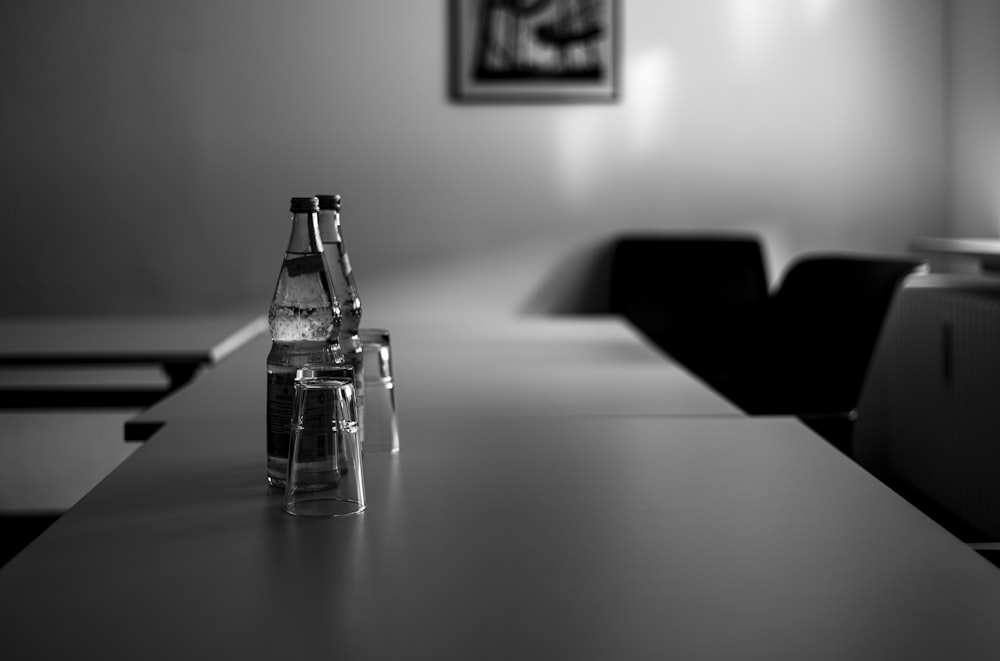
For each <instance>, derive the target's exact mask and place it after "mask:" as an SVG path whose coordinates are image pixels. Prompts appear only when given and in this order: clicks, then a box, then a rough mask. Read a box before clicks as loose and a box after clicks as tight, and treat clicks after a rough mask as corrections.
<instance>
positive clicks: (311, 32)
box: [0, 0, 947, 314]
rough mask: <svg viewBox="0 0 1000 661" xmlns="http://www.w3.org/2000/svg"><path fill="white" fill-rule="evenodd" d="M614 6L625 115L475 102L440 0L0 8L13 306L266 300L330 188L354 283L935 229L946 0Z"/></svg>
mask: <svg viewBox="0 0 1000 661" xmlns="http://www.w3.org/2000/svg"><path fill="white" fill-rule="evenodd" d="M623 5H624V7H623V8H624V11H623V14H624V26H623V30H622V37H623V39H624V45H625V47H624V57H625V59H624V72H625V76H624V78H625V80H624V89H623V97H622V99H621V101H620V102H619V103H618V104H616V105H611V106H537V105H532V106H464V105H456V104H453V103H451V102H450V101H449V100H448V98H447V93H446V89H447V80H446V72H447V29H446V26H447V22H446V19H447V3H446V2H445V0H433V1H431V0H411V1H406V2H401V1H398V0H364V1H360V0H352V1H348V0H285V1H283V2H280V3H278V2H271V1H268V0H172V1H171V2H169V3H167V2H153V1H152V0H89V1H88V2H78V1H76V0H45V1H44V2H38V1H37V0H7V1H5V2H3V3H0V81H2V83H3V88H2V89H3V99H2V100H0V126H3V129H2V130H3V146H2V149H0V182H2V183H0V186H2V188H0V190H2V191H3V193H4V196H3V197H4V205H3V208H4V212H5V218H4V224H3V240H2V241H0V276H2V277H0V300H2V301H3V303H4V306H3V311H4V313H6V314H11V313H37V312H46V311H49V312H52V311H67V312H73V311H84V310H97V311H112V310H115V311H126V312H134V311H142V310H157V311H165V312H169V311H175V310H203V309H211V308H215V307H220V306H224V307H237V306H244V305H250V306H259V307H260V308H261V309H263V307H264V306H265V305H266V301H267V300H268V298H269V297H270V294H271V289H272V287H273V281H274V277H275V274H276V271H277V267H278V262H279V260H280V256H281V252H282V250H283V247H284V243H285V241H286V237H287V221H286V218H287V213H286V205H287V198H289V197H290V196H292V195H302V194H313V193H317V192H328V191H335V192H340V193H341V194H343V195H344V197H345V204H346V208H345V228H346V235H347V239H348V244H349V246H350V250H351V254H352V257H353V262H354V265H355V269H356V272H357V274H358V277H359V279H360V282H361V283H362V284H361V286H362V293H363V292H364V282H365V281H366V280H375V279H382V278H384V277H386V276H390V275H391V274H392V273H393V272H395V271H396V270H398V269H401V268H404V267H410V266H414V265H417V264H420V263H422V262H428V261H441V260H445V259H450V258H452V257H455V256H459V255H468V254H471V253H475V252H476V251H488V250H495V249H498V248H502V247H503V246H505V245H507V244H509V243H513V242H515V241H523V242H533V241H540V240H542V239H551V238H553V237H557V238H558V239H559V241H561V242H562V243H563V244H564V246H565V249H566V251H567V252H568V253H570V252H573V251H574V250H578V249H579V248H580V247H581V246H587V245H590V244H591V243H593V242H595V241H597V240H599V239H600V238H601V237H604V236H607V235H610V234H611V233H613V232H616V231H620V230H625V229H632V228H664V229H707V228H738V229H743V228H746V229H759V230H761V231H763V232H766V235H767V240H768V249H769V251H770V254H771V256H772V258H773V259H774V262H775V263H774V268H775V269H776V270H777V269H780V268H781V266H782V265H783V263H784V261H785V260H786V259H787V258H788V257H789V256H790V255H792V254H794V253H798V252H800V251H804V250H815V249H831V250H833V249H854V250H879V251H897V252H898V251H903V250H905V246H906V241H907V240H908V238H909V237H910V236H912V235H917V234H940V233H942V232H944V231H945V230H946V228H947V221H946V219H945V217H944V213H945V210H946V209H945V200H946V196H945V194H944V179H945V178H944V170H943V168H944V165H945V160H946V158H945V154H946V148H945V146H944V142H943V141H944V139H945V131H944V125H945V120H946V117H945V114H944V79H945V76H944V74H943V67H944V62H945V58H944V44H945V41H946V40H945V35H944V32H945V30H944V28H943V27H942V26H944V25H945V24H946V23H945V20H944V16H945V12H944V8H945V4H944V0H697V1H695V0H623ZM558 258H559V255H553V261H554V262H556V261H557V260H558Z"/></svg>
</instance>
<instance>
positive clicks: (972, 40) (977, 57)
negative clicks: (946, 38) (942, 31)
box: [951, 0, 1000, 238]
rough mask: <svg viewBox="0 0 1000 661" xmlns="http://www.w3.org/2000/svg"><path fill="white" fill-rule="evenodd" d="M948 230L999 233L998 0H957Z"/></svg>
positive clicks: (993, 235)
mask: <svg viewBox="0 0 1000 661" xmlns="http://www.w3.org/2000/svg"><path fill="white" fill-rule="evenodd" d="M951 34H952V43H953V44H954V46H953V49H952V53H953V56H952V62H951V64H952V66H951V71H952V76H951V81H952V98H953V100H954V105H953V109H952V116H953V159H954V161H953V169H952V173H953V180H952V204H951V206H952V218H953V227H952V233H953V234H954V235H955V236H961V237H988V238H996V237H998V236H1000V75H998V70H1000V3H998V2H996V0H955V1H954V3H953V17H952V33H951Z"/></svg>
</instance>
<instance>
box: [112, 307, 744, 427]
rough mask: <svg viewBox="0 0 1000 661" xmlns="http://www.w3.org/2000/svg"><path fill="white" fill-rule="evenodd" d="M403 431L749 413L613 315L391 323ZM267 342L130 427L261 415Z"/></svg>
mask: <svg viewBox="0 0 1000 661" xmlns="http://www.w3.org/2000/svg"><path fill="white" fill-rule="evenodd" d="M390 323H391V325H389V329H390V334H391V341H392V360H393V373H394V379H395V386H396V397H397V403H398V407H399V416H400V420H401V424H405V422H403V421H405V420H406V419H408V418H409V417H411V416H413V415H421V416H430V415H436V416H440V417H448V418H454V417H475V418H483V417H494V418H495V417H506V416H511V415H517V416H520V417H560V416H609V415H610V416H644V415H699V416H709V415H720V416H742V415H743V413H742V411H741V410H740V409H739V408H738V407H736V406H735V405H734V404H732V403H731V402H729V401H728V400H727V399H725V398H724V397H722V396H721V395H719V394H718V393H716V392H715V391H714V390H712V389H711V388H710V387H708V386H707V385H705V384H704V383H703V382H701V381H699V380H697V379H696V378H695V377H694V376H692V375H691V373H690V372H688V371H687V370H686V369H685V368H683V367H682V366H680V365H679V364H678V363H676V362H675V361H673V360H671V359H670V358H669V357H667V356H665V355H663V354H662V353H660V352H659V351H658V350H657V349H655V348H653V347H652V345H650V344H648V343H646V342H644V341H643V340H642V339H640V337H639V336H638V334H637V333H636V331H635V330H634V329H632V328H631V327H629V326H628V325H627V323H626V322H624V321H622V320H621V319H620V318H618V317H593V318H574V317H531V316H526V317H517V318H510V319H499V318H498V319H491V320H490V321H489V323H481V322H480V323H470V324H462V323H459V322H457V321H454V320H453V321H451V322H450V323H448V324H445V325H443V326H441V327H437V326H434V325H429V324H426V323H415V322H413V321H412V320H409V321H408V320H406V319H403V318H400V319H390ZM269 347H270V341H269V340H268V338H267V337H266V335H262V336H258V337H257V338H255V339H254V340H252V341H251V342H249V343H248V344H247V346H246V349H245V350H244V351H243V352H241V356H240V359H239V360H234V361H228V362H226V363H223V364H220V365H218V366H216V368H215V369H213V370H212V371H211V372H210V373H208V374H206V375H203V376H202V377H200V378H199V379H198V380H196V381H195V382H194V383H193V384H191V385H190V386H188V387H187V388H185V389H183V390H181V391H179V392H177V393H175V394H173V395H171V396H170V397H168V398H167V399H165V400H163V401H161V402H159V403H157V404H156V405H155V406H153V407H151V408H150V409H149V410H147V411H145V412H144V413H142V414H141V415H139V416H137V417H136V418H134V419H132V420H130V421H129V423H128V424H127V425H126V429H127V435H128V437H129V438H130V439H132V440H144V439H145V438H147V437H148V435H149V434H150V433H151V432H152V430H154V429H156V428H158V427H159V426H160V425H161V424H162V423H163V422H166V421H168V420H180V419H201V418H211V417H218V416H235V415H240V414H241V413H242V412H244V411H246V410H248V409H250V410H253V409H258V408H259V409H261V410H263V408H264V406H265V403H264V397H265V391H264V385H265V380H264V364H265V360H266V356H267V351H268V349H269Z"/></svg>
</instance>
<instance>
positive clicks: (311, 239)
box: [287, 212, 323, 254]
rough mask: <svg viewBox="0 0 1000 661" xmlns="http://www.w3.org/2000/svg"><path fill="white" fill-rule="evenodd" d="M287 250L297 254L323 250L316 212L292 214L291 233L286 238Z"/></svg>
mask: <svg viewBox="0 0 1000 661" xmlns="http://www.w3.org/2000/svg"><path fill="white" fill-rule="evenodd" d="M287 252H290V253H297V254H306V253H314V252H323V241H322V239H321V238H320V233H319V220H318V218H317V214H315V213H298V212H296V213H294V214H292V235H291V236H290V237H289V238H288V250H287Z"/></svg>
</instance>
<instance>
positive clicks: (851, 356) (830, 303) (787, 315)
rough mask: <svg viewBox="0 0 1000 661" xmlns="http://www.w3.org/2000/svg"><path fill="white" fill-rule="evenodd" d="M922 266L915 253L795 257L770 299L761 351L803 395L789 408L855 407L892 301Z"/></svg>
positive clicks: (792, 389) (777, 374)
mask: <svg viewBox="0 0 1000 661" xmlns="http://www.w3.org/2000/svg"><path fill="white" fill-rule="evenodd" d="M922 267H923V263H922V262H921V261H920V260H919V259H916V258H909V257H895V256H875V255H855V254H851V255H837V254H809V255H804V256H802V257H800V258H798V259H797V260H796V261H795V262H794V263H792V265H791V266H790V267H789V268H788V270H787V271H786V273H785V275H784V277H783V278H782V280H781V283H780V285H779V287H778V289H777V291H776V292H775V293H774V295H773V296H772V297H771V300H770V303H769V305H770V308H769V310H768V313H767V315H766V319H767V322H766V324H765V325H764V328H762V329H761V342H762V343H763V345H764V346H762V351H761V353H760V356H761V360H766V361H767V363H768V364H767V365H762V368H763V367H767V368H769V369H770V370H771V373H772V375H773V378H774V379H780V380H781V381H782V384H783V386H784V387H785V389H786V390H788V391H789V392H794V393H796V394H797V396H801V401H800V402H799V403H797V404H795V408H798V409H801V410H794V411H793V412H795V413H809V412H822V411H835V410H841V411H849V410H850V409H852V408H853V407H854V405H855V404H856V403H857V400H858V396H859V394H860V390H861V385H862V382H863V381H864V376H865V372H866V370H867V368H868V364H869V362H870V360H871V354H872V351H873V350H874V347H875V343H876V340H877V339H878V335H879V331H880V330H881V328H882V323H883V320H884V319H885V315H886V311H887V310H888V308H889V304H890V302H891V301H892V298H893V296H894V294H895V293H896V291H897V290H898V288H899V286H900V284H901V283H902V281H903V279H904V278H906V277H907V276H908V275H910V274H911V273H914V272H915V271H918V270H920V269H921V268H922ZM808 408H812V409H815V410H812V411H810V410H806V409H808Z"/></svg>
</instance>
